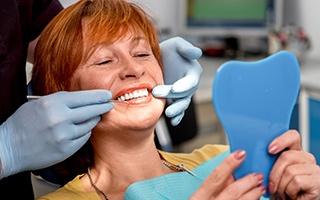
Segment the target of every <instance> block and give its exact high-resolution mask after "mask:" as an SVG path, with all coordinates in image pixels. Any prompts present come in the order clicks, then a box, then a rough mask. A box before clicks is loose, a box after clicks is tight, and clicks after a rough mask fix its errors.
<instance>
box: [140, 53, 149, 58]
mask: <svg viewBox="0 0 320 200" xmlns="http://www.w3.org/2000/svg"><path fill="white" fill-rule="evenodd" d="M148 56H150V54H149V53H140V54H138V55H137V57H148Z"/></svg>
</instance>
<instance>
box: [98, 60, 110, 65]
mask: <svg viewBox="0 0 320 200" xmlns="http://www.w3.org/2000/svg"><path fill="white" fill-rule="evenodd" d="M111 62H112V61H111V60H105V61H103V62H100V63H98V64H97V65H106V64H109V63H111Z"/></svg>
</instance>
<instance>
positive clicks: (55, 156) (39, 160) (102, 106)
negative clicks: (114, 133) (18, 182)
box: [0, 90, 114, 179]
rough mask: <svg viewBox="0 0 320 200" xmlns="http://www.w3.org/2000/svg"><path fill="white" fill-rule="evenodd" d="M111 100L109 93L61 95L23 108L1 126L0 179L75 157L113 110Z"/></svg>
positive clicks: (94, 92)
mask: <svg viewBox="0 0 320 200" xmlns="http://www.w3.org/2000/svg"><path fill="white" fill-rule="evenodd" d="M111 97H112V95H111V93H110V92H109V91H105V90H93V91H79V92H59V93H55V94H52V95H48V96H44V97H42V98H40V99H38V100H35V101H32V102H28V103H25V104H23V105H22V106H21V107H20V108H19V109H18V110H17V111H16V112H15V113H14V114H13V115H12V116H11V117H10V118H8V119H7V120H6V121H5V122H4V123H3V124H2V125H1V126H0V170H1V171H0V179H2V178H4V177H7V176H10V175H12V174H16V173H19V172H21V171H27V170H35V169H40V168H44V167H48V166H50V165H53V164H55V163H57V162H60V161H62V160H64V159H66V158H67V157H69V156H70V155H72V154H73V153H75V152H76V151H77V150H78V149H79V148H80V147H81V146H82V145H83V144H85V142H86V141H87V140H88V139H89V137H90V134H91V130H92V129H93V128H94V127H95V126H96V125H97V123H98V122H99V121H100V115H101V114H103V113H106V112H108V111H110V110H111V109H112V108H113V106H114V104H113V103H109V102H108V100H110V98H111Z"/></svg>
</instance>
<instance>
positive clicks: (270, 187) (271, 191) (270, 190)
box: [268, 182, 275, 194]
mask: <svg viewBox="0 0 320 200" xmlns="http://www.w3.org/2000/svg"><path fill="white" fill-rule="evenodd" d="M268 191H269V193H270V194H273V193H274V192H275V191H274V184H273V183H272V182H269V184H268Z"/></svg>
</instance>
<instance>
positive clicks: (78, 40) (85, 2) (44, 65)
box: [31, 0, 162, 184]
mask: <svg viewBox="0 0 320 200" xmlns="http://www.w3.org/2000/svg"><path fill="white" fill-rule="evenodd" d="M128 32H130V33H132V34H135V35H137V36H141V34H143V35H144V36H145V37H146V39H147V40H148V42H149V44H150V46H151V49H152V51H153V54H154V56H155V58H156V59H157V61H158V63H159V65H160V66H162V63H161V55H160V46H159V41H158V38H157V32H156V29H155V27H154V24H153V21H152V18H151V17H150V16H149V15H148V14H147V13H146V12H145V11H143V10H142V9H141V8H140V7H139V6H137V5H135V4H132V3H128V2H126V1H125V0H80V1H79V2H77V3H75V4H73V5H71V6H69V7H67V8H66V9H64V10H63V11H62V12H61V13H60V14H58V15H57V16H56V17H55V18H54V19H53V20H52V21H51V22H50V23H49V24H48V26H47V27H46V28H45V29H44V31H43V32H42V34H41V36H40V38H39V41H38V44H37V46H36V49H35V55H34V66H33V71H32V79H31V84H32V90H33V93H34V94H36V95H47V94H50V93H54V92H58V91H69V90H70V80H71V78H72V76H73V74H74V72H75V71H76V69H77V68H78V66H79V65H80V64H81V63H84V62H86V61H87V59H88V58H89V57H90V55H91V54H92V53H93V52H94V51H95V50H96V48H97V47H98V46H99V45H100V44H102V43H110V42H113V41H116V40H118V39H121V37H123V36H125V35H126V33H128ZM92 162H93V152H92V147H91V143H90V142H89V141H88V142H87V143H86V144H85V145H84V146H83V147H82V148H81V149H80V150H79V151H78V152H76V153H75V154H74V155H73V156H71V157H70V158H68V159H67V160H65V161H63V162H62V163H59V164H56V165H54V166H53V167H52V169H53V171H54V172H55V173H56V175H57V176H58V177H59V179H60V180H62V182H60V184H64V183H66V182H68V181H69V180H71V179H72V178H73V177H74V176H76V175H78V174H80V173H84V172H86V170H87V168H88V166H90V165H91V164H92ZM35 173H36V174H40V175H41V171H35ZM44 178H45V177H44ZM45 179H46V178H45Z"/></svg>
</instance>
